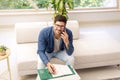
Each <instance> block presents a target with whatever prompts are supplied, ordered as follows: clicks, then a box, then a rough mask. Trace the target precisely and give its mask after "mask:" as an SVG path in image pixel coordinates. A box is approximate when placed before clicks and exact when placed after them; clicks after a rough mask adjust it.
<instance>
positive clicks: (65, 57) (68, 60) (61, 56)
mask: <svg viewBox="0 0 120 80" xmlns="http://www.w3.org/2000/svg"><path fill="white" fill-rule="evenodd" d="M46 55H47V57H48V59H49V60H50V59H51V58H53V57H55V58H57V59H60V60H62V61H64V62H65V63H66V64H69V65H72V66H74V57H73V56H72V55H70V56H69V55H68V54H67V53H66V50H63V51H59V52H56V53H47V52H46ZM44 67H45V65H44V63H43V62H42V60H41V59H40V57H39V55H38V66H37V68H38V69H43V68H44Z"/></svg>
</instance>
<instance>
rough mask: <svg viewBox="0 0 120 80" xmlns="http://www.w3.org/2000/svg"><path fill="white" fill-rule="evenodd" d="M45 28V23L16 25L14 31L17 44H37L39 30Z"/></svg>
mask: <svg viewBox="0 0 120 80" xmlns="http://www.w3.org/2000/svg"><path fill="white" fill-rule="evenodd" d="M46 26H47V22H28V23H16V24H15V31H16V41H17V43H31V42H32V43H34V42H37V41H38V35H39V32H40V30H41V29H42V28H43V27H46Z"/></svg>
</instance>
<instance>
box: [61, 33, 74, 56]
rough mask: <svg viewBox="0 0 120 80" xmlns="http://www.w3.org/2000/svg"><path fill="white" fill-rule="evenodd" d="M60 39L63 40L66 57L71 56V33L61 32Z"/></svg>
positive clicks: (72, 49)
mask: <svg viewBox="0 0 120 80" xmlns="http://www.w3.org/2000/svg"><path fill="white" fill-rule="evenodd" d="M61 38H62V39H63V41H64V43H65V46H66V51H67V53H68V55H71V54H72V53H73V51H74V47H73V35H72V32H71V31H68V33H67V32H66V31H65V32H63V34H61Z"/></svg>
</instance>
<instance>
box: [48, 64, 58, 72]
mask: <svg viewBox="0 0 120 80" xmlns="http://www.w3.org/2000/svg"><path fill="white" fill-rule="evenodd" d="M47 68H48V70H49V72H50V73H51V74H56V71H55V67H54V65H53V64H51V63H50V62H48V63H47Z"/></svg>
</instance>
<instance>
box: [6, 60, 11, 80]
mask: <svg viewBox="0 0 120 80" xmlns="http://www.w3.org/2000/svg"><path fill="white" fill-rule="evenodd" d="M7 65H8V71H9V76H10V80H12V77H11V70H10V63H9V58H7Z"/></svg>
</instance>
